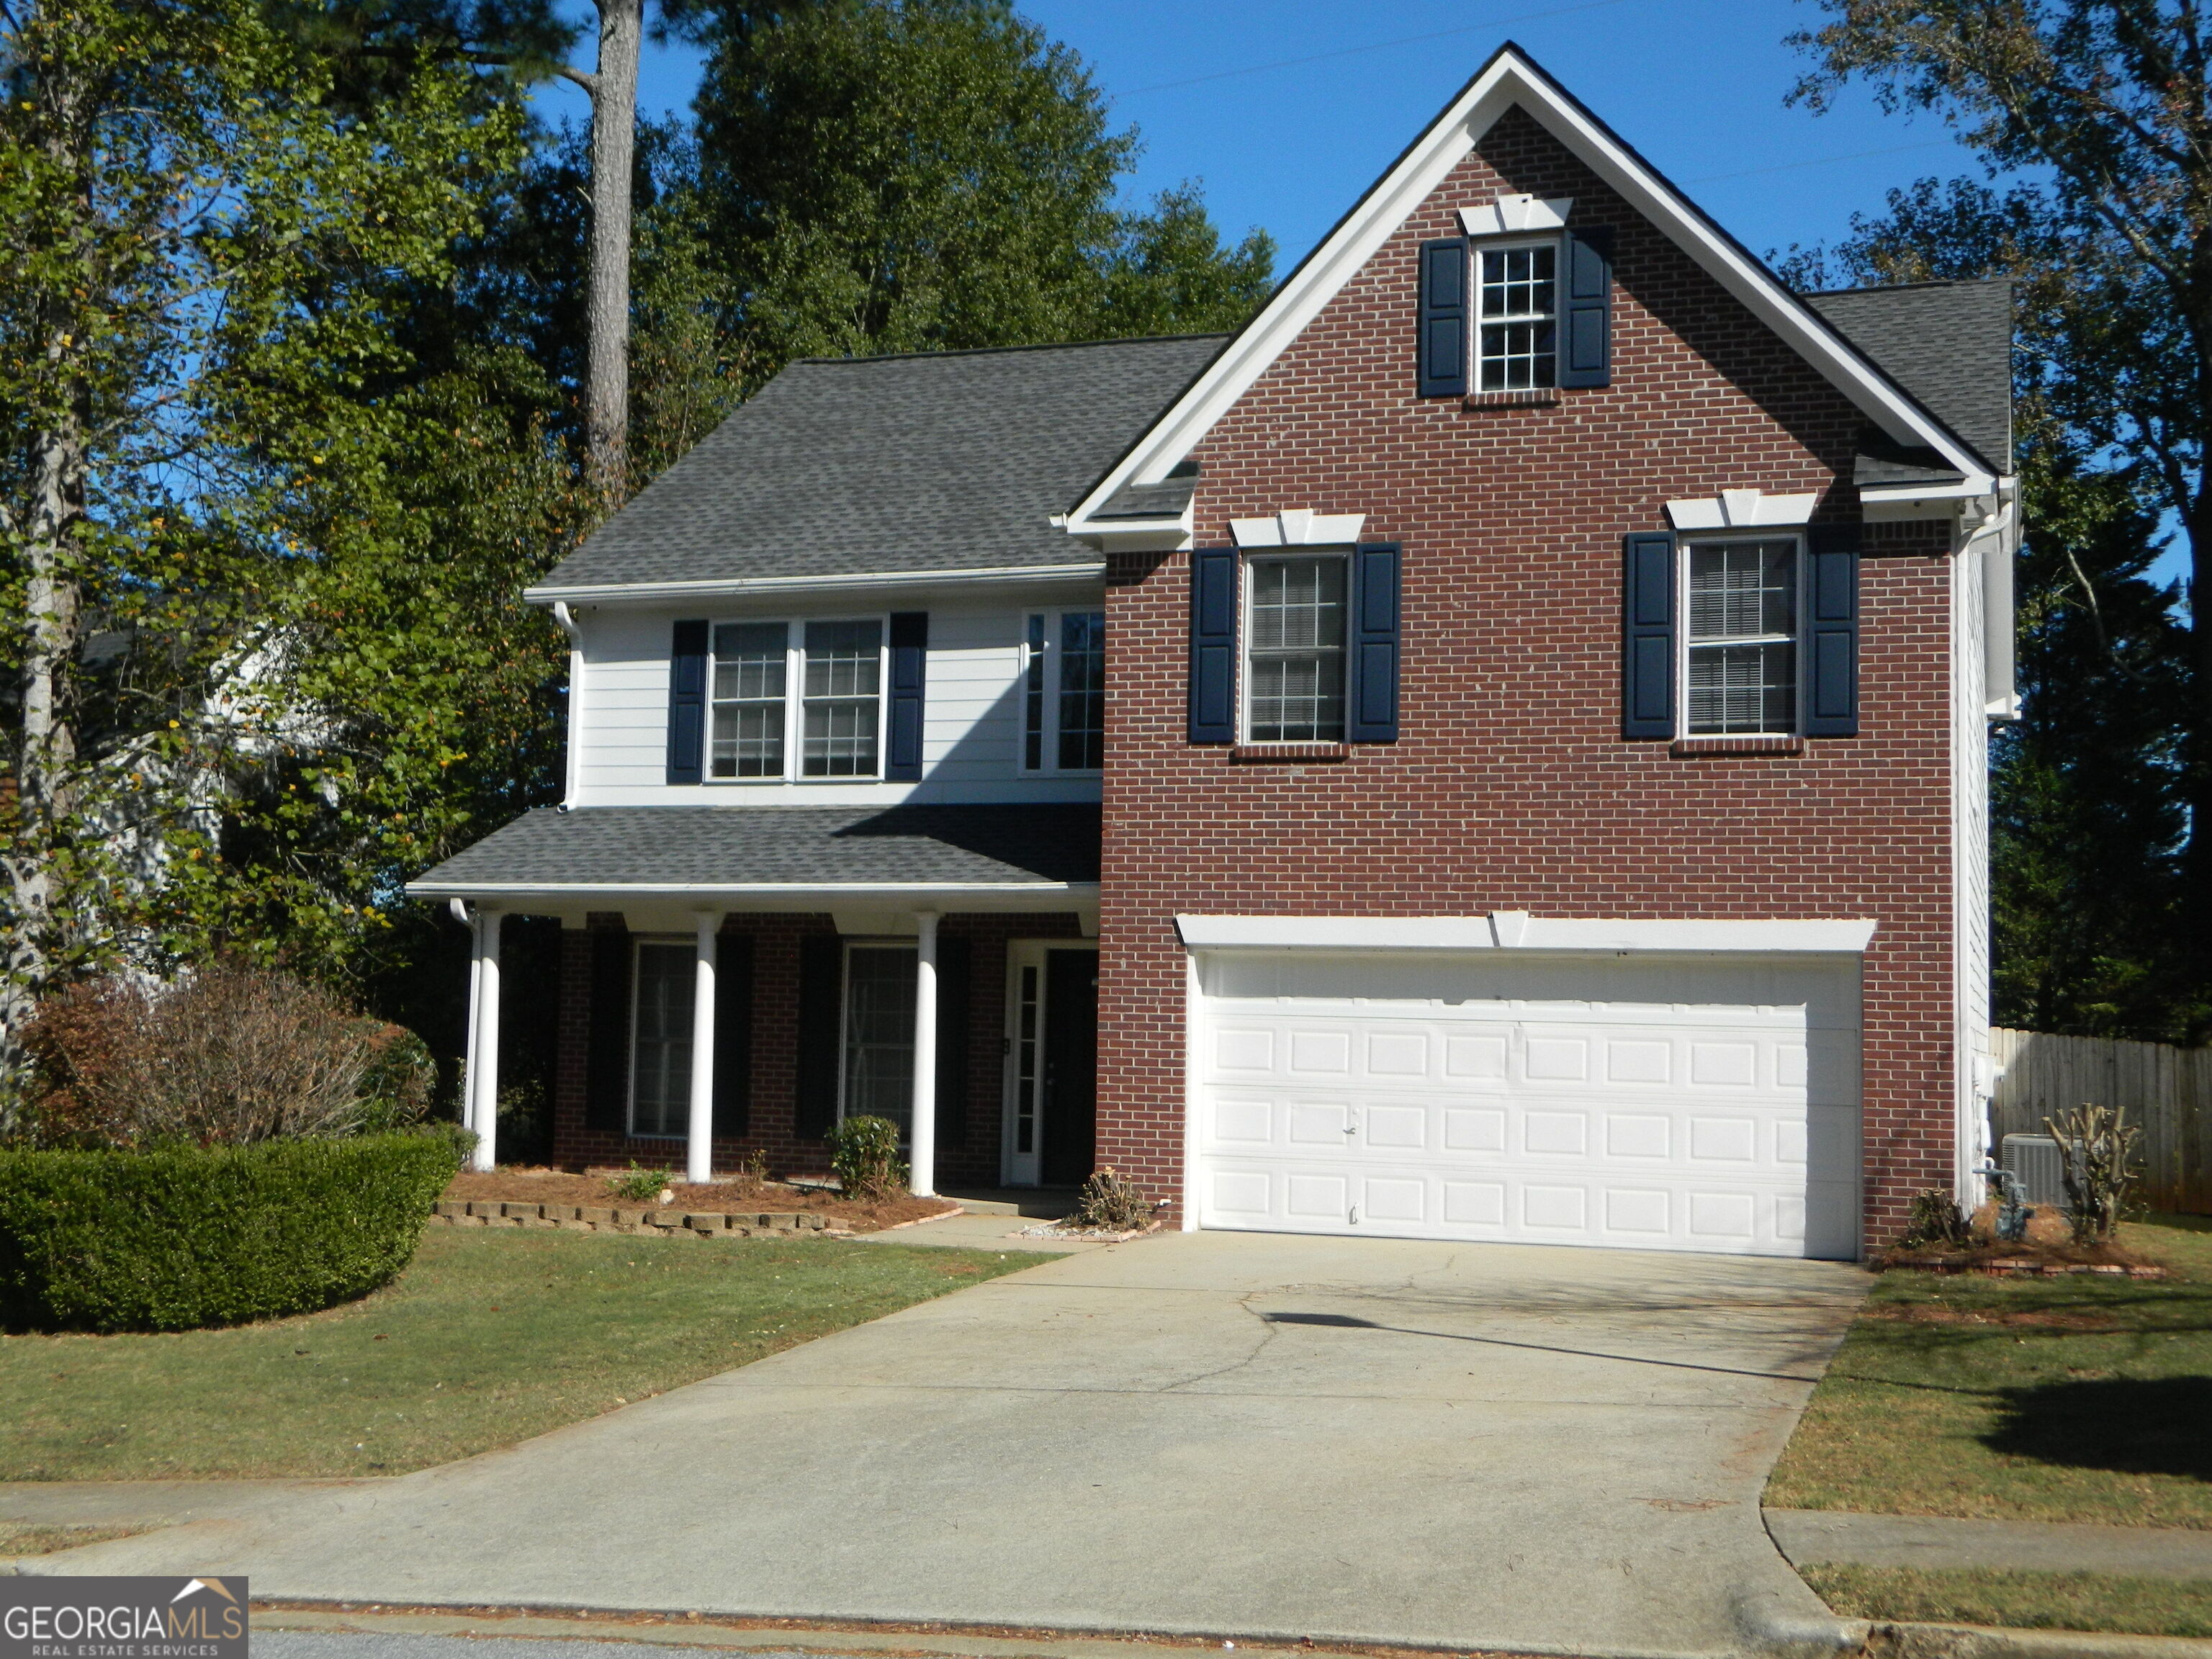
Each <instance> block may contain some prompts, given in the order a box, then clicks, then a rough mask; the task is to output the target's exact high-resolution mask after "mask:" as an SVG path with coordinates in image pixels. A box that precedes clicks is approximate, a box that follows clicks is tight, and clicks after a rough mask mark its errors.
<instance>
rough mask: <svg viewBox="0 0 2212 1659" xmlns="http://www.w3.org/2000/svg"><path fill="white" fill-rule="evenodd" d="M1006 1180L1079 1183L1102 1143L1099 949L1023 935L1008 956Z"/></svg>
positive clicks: (1026, 1183) (1033, 1183) (1022, 1184)
mask: <svg viewBox="0 0 2212 1659" xmlns="http://www.w3.org/2000/svg"><path fill="white" fill-rule="evenodd" d="M1008 969H1009V972H1008V975H1007V987H1006V988H1007V992H1008V997H1007V1008H1006V1027H1007V1035H1008V1039H1009V1040H1008V1042H1007V1045H1006V1048H1007V1061H1008V1065H1007V1076H1006V1085H1007V1088H1006V1150H1005V1157H1004V1169H1005V1179H1006V1182H1007V1184H1008V1185H1009V1186H1014V1187H1034V1186H1036V1185H1039V1184H1040V1183H1042V1185H1045V1186H1050V1187H1073V1186H1077V1185H1079V1184H1080V1183H1081V1182H1083V1180H1084V1179H1085V1177H1086V1176H1089V1175H1090V1173H1091V1165H1092V1163H1093V1160H1094V1159H1095V1158H1096V1157H1097V1142H1098V1082H1097V1073H1098V952H1097V950H1096V949H1095V948H1092V947H1089V946H1084V945H1058V944H1055V943H1051V942H1048V941H1046V940H1043V939H1027V940H1019V941H1017V942H1016V943H1015V944H1014V945H1013V947H1012V959H1011V960H1010V962H1009V963H1008Z"/></svg>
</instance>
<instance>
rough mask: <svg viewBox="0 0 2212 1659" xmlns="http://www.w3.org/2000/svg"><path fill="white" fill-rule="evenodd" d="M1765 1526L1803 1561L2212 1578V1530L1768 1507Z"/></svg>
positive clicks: (1789, 1553)
mask: <svg viewBox="0 0 2212 1659" xmlns="http://www.w3.org/2000/svg"><path fill="white" fill-rule="evenodd" d="M1766 1529H1767V1531H1769V1532H1770V1533H1771V1534H1773V1535H1774V1541H1775V1542H1776V1543H1777V1544H1778V1545H1779V1546H1780V1547H1781V1549H1782V1553H1784V1555H1786V1556H1788V1557H1789V1558H1790V1561H1791V1562H1792V1564H1794V1565H1798V1566H1804V1565H1808V1564H1809V1563H1813V1562H1848V1563H1850V1564H1852V1565H1857V1566H1863V1567H2000V1568H2010V1569H2014V1570H2016V1571H2027V1572H2108V1573H2122V1574H2134V1575H2137V1576H2140V1577H2148V1578H2207V1579H2212V1532H2196V1531H2191V1530H2189V1529H2186V1528H2160V1527H2103V1526H2092V1525H2086V1524H2080V1523H2075V1522H2054V1521H1959V1520H1953V1519H1950V1518H1948V1517H1947V1516H1935V1515H1860V1514H1856V1513H1853V1512H1851V1511H1850V1510H1767V1511H1766Z"/></svg>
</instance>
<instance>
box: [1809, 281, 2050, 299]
mask: <svg viewBox="0 0 2212 1659" xmlns="http://www.w3.org/2000/svg"><path fill="white" fill-rule="evenodd" d="M2018 280H2019V279H2018V278H2017V277H2014V276H1935V277H1930V278H1929V279H1928V280H1927V281H1925V282H1920V283H1860V284H1859V285H1858V286H1857V288H1816V289H1807V290H1806V291H1805V292H1803V293H1802V294H1800V295H1798V296H1797V297H1798V298H1799V299H1801V300H1834V299H1840V298H1841V297H1842V296H1843V295H1846V294H1902V293H1904V292H1905V290H1906V289H1916V288H1995V287H1996V286H1997V285H1998V284H1999V283H2014V282H2017V281H2018Z"/></svg>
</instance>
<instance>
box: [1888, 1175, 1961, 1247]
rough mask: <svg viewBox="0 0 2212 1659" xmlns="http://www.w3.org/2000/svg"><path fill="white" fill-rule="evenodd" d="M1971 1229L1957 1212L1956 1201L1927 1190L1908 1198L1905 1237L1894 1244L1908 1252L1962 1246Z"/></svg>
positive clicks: (1946, 1193)
mask: <svg viewBox="0 0 2212 1659" xmlns="http://www.w3.org/2000/svg"><path fill="white" fill-rule="evenodd" d="M1972 1237H1973V1229H1972V1226H1971V1225H1969V1224H1968V1222H1967V1220H1966V1212H1964V1211H1962V1210H1961V1209H1960V1207H1959V1200H1957V1199H1955V1198H1954V1197H1952V1196H1951V1194H1949V1193H1948V1192H1946V1191H1944V1190H1943V1189H1942V1188H1940V1187H1929V1188H1926V1189H1925V1190H1923V1191H1921V1192H1917V1193H1915V1194H1913V1195H1912V1218H1911V1220H1909V1221H1908V1222H1906V1223H1905V1233H1904V1236H1903V1237H1900V1238H1899V1240H1898V1241H1897V1242H1898V1243H1899V1245H1901V1246H1903V1247H1904V1248H1905V1249H1908V1250H1912V1249H1924V1248H1927V1247H1929V1246H1931V1245H1943V1244H1960V1245H1963V1244H1966V1243H1968V1242H1970V1241H1971V1240H1972Z"/></svg>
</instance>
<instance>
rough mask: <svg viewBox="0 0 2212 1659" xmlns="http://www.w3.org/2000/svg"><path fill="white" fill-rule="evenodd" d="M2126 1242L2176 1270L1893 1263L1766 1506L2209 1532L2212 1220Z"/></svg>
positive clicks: (2174, 1220) (2141, 1232)
mask: <svg viewBox="0 0 2212 1659" xmlns="http://www.w3.org/2000/svg"><path fill="white" fill-rule="evenodd" d="M2123 1242H2124V1243H2126V1244H2127V1245H2128V1246H2129V1247H2130V1249H2135V1250H2138V1251H2140V1252H2142V1254H2143V1255H2148V1256H2150V1257H2151V1258H2153V1259H2154V1260H2156V1261H2161V1262H2163V1263H2165V1264H2166V1266H2167V1267H2171V1268H2172V1269H2173V1270H2174V1271H2175V1273H2176V1274H2177V1275H2178V1276H2177V1277H2176V1278H2174V1279H2167V1280H2164V1281H2147V1280H2141V1279H2119V1280H2113V1279H2098V1278H2094V1277H2092V1276H2089V1275H2075V1276H2072V1277H2069V1278H2065V1279H1990V1278H1984V1277H1980V1276H1974V1275H1966V1274H1961V1275H1958V1276H1955V1277H1952V1276H1945V1277H1938V1276H1936V1275H1934V1274H1929V1273H1885V1274H1884V1275H1883V1276H1882V1278H1881V1281H1880V1283H1878V1284H1877V1285H1875V1289H1874V1291H1873V1293H1872V1294H1871V1295H1870V1296H1869V1297H1868V1299H1867V1304H1866V1307H1865V1309H1864V1310H1863V1312H1862V1313H1861V1315H1860V1316H1859V1318H1858V1321H1857V1323H1855V1324H1854V1325H1853V1326H1852V1327H1851V1330H1850V1335H1849V1336H1848V1337H1847V1338H1846V1339H1845V1340H1844V1346H1843V1348H1842V1351H1841V1352H1838V1354H1837V1356H1836V1360H1835V1363H1834V1364H1832V1365H1831V1366H1830V1367H1829V1368H1828V1373H1827V1375H1826V1377H1824V1378H1823V1379H1822V1380H1821V1383H1820V1388H1819V1389H1817V1390H1816V1391H1815V1392H1814V1395H1813V1401H1812V1403H1811V1404H1810V1405H1809V1406H1808V1407H1807V1408H1806V1412H1805V1416H1804V1420H1803V1421H1802V1423H1800V1424H1799V1425H1798V1428H1797V1432H1796V1435H1795V1436H1793V1437H1791V1439H1790V1445H1789V1448H1788V1449H1786V1450H1785V1451H1784V1453H1783V1455H1782V1461H1781V1462H1779V1463H1778V1465H1777V1466H1776V1468H1775V1471H1774V1474H1773V1477H1772V1479H1771V1480H1769V1481H1768V1483H1767V1487H1766V1497H1765V1501H1766V1503H1767V1504H1769V1505H1770V1506H1772V1507H1775V1508H1779V1509H1808V1510H1866V1511H1871V1512H1874V1513H1877V1514H1887V1515H1952V1516H1969V1517H1972V1518H1976V1519H1988V1520H2007V1521H2093V1522H2106V1523H2109V1524H2113V1525H2119V1526H2138V1527H2204V1528H2212V1433H2208V1432H2207V1431H2206V1428H2205V1425H2206V1424H2207V1423H2208V1422H2212V1218H2205V1217H2201V1216H2164V1217H2159V1218H2155V1219H2154V1220H2153V1221H2149V1222H2144V1223H2138V1224H2134V1225H2128V1226H2126V1227H2124V1229H2123ZM1822 1571H1838V1570H1831V1569H1823V1570H1822ZM1854 1571H1857V1570H1854ZM2107 1582H2112V1581H2107ZM2169 1599H2170V1598H2169ZM1893 1616H1903V1615H1893ZM1959 1616H1960V1617H1964V1615H1963V1614H1961V1615H1959ZM2093 1628H2110V1629H2123V1628H2133V1627H2132V1626H2093Z"/></svg>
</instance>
